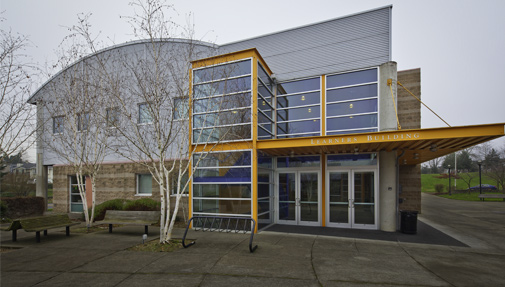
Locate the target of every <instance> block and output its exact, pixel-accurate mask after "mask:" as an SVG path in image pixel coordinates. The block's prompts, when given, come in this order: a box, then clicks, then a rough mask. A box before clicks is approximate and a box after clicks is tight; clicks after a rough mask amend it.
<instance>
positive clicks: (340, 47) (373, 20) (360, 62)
mask: <svg viewBox="0 0 505 287" xmlns="http://www.w3.org/2000/svg"><path fill="white" fill-rule="evenodd" d="M391 9H392V6H387V7H384V8H379V9H376V10H371V11H367V12H363V13H359V14H355V15H351V16H346V17H343V18H338V19H333V20H329V21H325V22H320V23H316V24H312V25H308V26H303V27H299V28H295V29H291V30H286V31H282V32H278V33H273V34H269V35H265V36H260V37H256V38H252V39H247V40H244V41H239V42H234V43H229V44H224V45H222V46H221V47H220V53H228V52H233V51H240V50H245V49H249V48H256V49H257V50H258V51H259V53H260V54H261V55H262V57H263V58H264V59H265V61H266V62H267V64H268V66H269V67H270V68H271V69H272V71H273V72H274V73H275V74H276V76H277V79H278V80H279V81H284V80H289V79H297V78H302V77H308V76H315V75H321V74H328V73H333V72H342V71H348V70H354V69H360V68H365V67H371V66H378V65H380V64H382V63H385V62H388V61H390V60H391V39H390V38H391Z"/></svg>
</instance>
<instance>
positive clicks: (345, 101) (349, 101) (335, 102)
mask: <svg viewBox="0 0 505 287" xmlns="http://www.w3.org/2000/svg"><path fill="white" fill-rule="evenodd" d="M375 99H377V97H366V98H359V99H353V100H344V101H333V102H326V104H327V105H331V104H341V103H352V102H359V101H365V100H375Z"/></svg>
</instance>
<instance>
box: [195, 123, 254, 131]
mask: <svg viewBox="0 0 505 287" xmlns="http://www.w3.org/2000/svg"><path fill="white" fill-rule="evenodd" d="M248 125H251V123H250V122H248V123H239V124H229V125H216V126H212V127H202V128H194V129H193V130H209V129H213V128H226V127H236V126H248Z"/></svg>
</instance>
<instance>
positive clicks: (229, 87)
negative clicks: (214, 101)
mask: <svg viewBox="0 0 505 287" xmlns="http://www.w3.org/2000/svg"><path fill="white" fill-rule="evenodd" d="M246 77H249V79H245V78H246ZM242 78H244V79H245V80H244V81H242V82H238V81H237V83H234V82H232V81H233V80H239V79H242ZM225 80H226V83H224V82H225V81H224V80H221V81H212V82H209V83H207V84H195V85H193V98H194V99H203V98H208V97H212V96H217V95H228V94H232V93H238V92H244V91H250V90H252V80H251V76H240V77H237V78H233V79H225ZM228 81H230V83H228ZM213 84H217V85H215V86H214V85H213ZM221 84H223V85H222V86H221ZM224 84H226V85H224ZM241 84H243V85H244V86H240V85H241ZM205 85H207V86H208V90H205V89H204V88H203V87H202V86H205ZM225 87H226V89H225ZM207 92H209V94H210V95H207V94H206V93H207Z"/></svg>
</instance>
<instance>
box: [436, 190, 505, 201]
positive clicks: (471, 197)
mask: <svg viewBox="0 0 505 287" xmlns="http://www.w3.org/2000/svg"><path fill="white" fill-rule="evenodd" d="M486 194H503V193H501V192H486ZM438 196H440V197H445V198H449V199H456V200H466V201H481V200H480V198H479V192H472V193H453V194H452V195H449V194H439V195H438ZM484 201H501V202H504V201H503V198H486V199H485V200H484ZM504 203H505V202H504Z"/></svg>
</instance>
